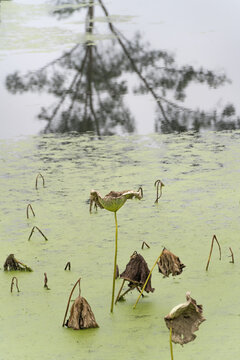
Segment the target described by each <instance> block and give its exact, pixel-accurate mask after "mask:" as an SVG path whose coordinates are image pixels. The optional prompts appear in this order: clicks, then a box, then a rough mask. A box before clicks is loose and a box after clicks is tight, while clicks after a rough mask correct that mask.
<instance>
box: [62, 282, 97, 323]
mask: <svg viewBox="0 0 240 360" xmlns="http://www.w3.org/2000/svg"><path fill="white" fill-rule="evenodd" d="M80 280H81V279H78V281H77V282H76V283H75V285H74V286H73V288H72V291H71V293H70V295H69V299H68V304H67V309H66V312H65V316H64V320H63V325H62V326H67V327H68V328H72V329H74V330H80V329H89V328H98V327H99V326H98V324H97V322H96V319H95V316H94V314H93V312H92V309H91V307H90V305H89V303H88V302H87V300H86V299H85V298H84V297H82V296H81V295H80V293H81V289H80ZM77 285H79V295H78V297H77V298H76V299H75V301H74V303H73V305H72V307H71V310H70V317H69V319H68V320H67V322H66V323H65V320H66V317H67V312H68V308H69V304H70V301H71V297H72V294H73V291H74V289H75V288H76V286H77Z"/></svg>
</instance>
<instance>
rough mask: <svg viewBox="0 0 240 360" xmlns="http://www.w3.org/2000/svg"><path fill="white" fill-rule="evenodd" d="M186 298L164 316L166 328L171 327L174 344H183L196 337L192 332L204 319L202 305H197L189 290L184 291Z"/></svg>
mask: <svg viewBox="0 0 240 360" xmlns="http://www.w3.org/2000/svg"><path fill="white" fill-rule="evenodd" d="M186 299H187V301H186V302H185V303H183V304H179V305H177V306H175V307H174V308H173V309H172V310H171V311H170V313H169V314H168V315H167V316H165V317H164V320H165V323H166V325H167V327H168V329H171V328H172V341H173V342H174V343H175V344H177V343H178V344H181V345H183V344H187V343H188V342H190V341H193V340H194V339H195V338H196V335H195V334H194V332H195V331H197V330H198V328H199V326H200V324H201V323H202V322H203V321H205V320H206V319H205V318H204V317H203V314H202V312H203V310H202V305H197V302H196V300H194V299H192V298H191V296H190V292H187V293H186Z"/></svg>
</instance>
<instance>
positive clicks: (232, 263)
mask: <svg viewBox="0 0 240 360" xmlns="http://www.w3.org/2000/svg"><path fill="white" fill-rule="evenodd" d="M229 250H230V253H231V257H232V261H230V263H232V264H234V255H233V252H232V249H231V248H229Z"/></svg>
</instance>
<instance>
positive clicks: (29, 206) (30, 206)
mask: <svg viewBox="0 0 240 360" xmlns="http://www.w3.org/2000/svg"><path fill="white" fill-rule="evenodd" d="M29 209H30V210H31V211H32V214H33V216H35V213H34V211H33V208H32V205H31V204H28V206H27V218H28V219H29Z"/></svg>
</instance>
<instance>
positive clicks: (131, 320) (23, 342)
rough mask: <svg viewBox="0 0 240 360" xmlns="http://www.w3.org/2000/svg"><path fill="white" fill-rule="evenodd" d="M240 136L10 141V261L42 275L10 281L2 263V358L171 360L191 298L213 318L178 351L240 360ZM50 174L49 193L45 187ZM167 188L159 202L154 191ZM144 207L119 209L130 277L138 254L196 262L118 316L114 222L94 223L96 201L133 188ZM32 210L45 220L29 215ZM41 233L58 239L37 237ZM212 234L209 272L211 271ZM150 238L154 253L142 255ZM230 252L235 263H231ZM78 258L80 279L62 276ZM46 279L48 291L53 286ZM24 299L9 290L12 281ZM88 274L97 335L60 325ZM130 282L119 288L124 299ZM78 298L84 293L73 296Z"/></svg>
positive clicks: (0, 220)
mask: <svg viewBox="0 0 240 360" xmlns="http://www.w3.org/2000/svg"><path fill="white" fill-rule="evenodd" d="M239 138H240V132H223V133H214V132H209V133H205V134H194V133H185V134H182V135H178V134H172V135H149V136H126V137H118V136H112V137H105V138H103V139H102V140H94V139H93V137H91V135H84V136H75V135H67V136H53V135H45V136H35V137H25V138H18V139H15V140H1V142H0V169H1V170H0V175H1V177H0V189H1V202H0V213H1V217H0V233H1V259H0V263H1V264H3V263H4V261H5V259H6V257H7V256H8V255H9V254H10V253H14V254H15V256H16V258H17V259H19V260H20V261H22V262H24V263H25V264H27V265H29V266H31V267H32V268H33V270H34V272H32V273H20V274H19V273H6V272H4V271H3V266H2V265H1V271H0V282H1V293H0V309H1V311H0V319H1V328H2V329H1V335H0V340H1V341H0V353H1V358H2V359H13V358H14V357H17V358H18V359H19V360H28V359H36V360H38V359H41V360H50V359H51V360H52V359H64V360H65V359H79V358H80V357H81V358H83V359H91V360H95V359H96V360H100V359H113V358H114V359H131V360H135V359H142V360H145V359H150V358H151V359H156V358H161V359H168V358H170V353H169V332H168V329H167V327H166V326H165V323H164V320H163V318H164V316H165V315H166V314H167V313H168V312H169V311H170V310H171V308H172V307H174V306H175V305H177V304H179V303H182V302H184V301H185V293H186V291H191V295H192V297H193V298H195V299H197V302H198V303H199V304H203V309H204V316H205V317H206V319H207V321H205V322H204V323H203V324H202V325H201V326H200V329H199V331H198V332H197V333H196V335H197V338H196V340H195V341H194V342H192V343H189V344H187V345H185V346H184V347H181V346H180V345H174V349H173V350H174V355H175V358H176V359H178V360H179V359H182V360H186V359H194V360H202V359H218V360H223V359H224V360H225V359H226V358H227V357H231V358H233V359H234V358H235V359H236V358H238V355H239V350H240V349H239V345H238V344H239V339H238V335H239V331H240V322H239V317H240V305H239V296H240V291H239V275H240V268H239V262H238V257H239V250H240V248H239V239H238V237H239V231H240V225H239V210H240V209H239V206H240V205H239V182H240V159H239V151H238V150H239V145H238V143H239ZM39 172H41V174H42V175H43V176H44V178H45V182H46V187H45V188H42V186H41V182H40V181H39V189H38V190H35V178H36V175H37V174H38V173H39ZM157 179H161V180H162V181H163V182H164V184H165V187H164V188H163V195H162V198H161V199H160V201H159V204H158V205H156V204H154V201H155V197H156V189H155V188H154V182H155V181H156V180H157ZM139 185H142V187H143V191H144V198H143V199H142V200H141V201H138V200H131V201H130V200H129V201H127V202H126V204H125V205H124V206H123V207H122V208H121V209H120V210H119V212H118V223H119V252H118V265H119V268H120V272H122V271H123V270H124V269H125V265H126V264H127V262H128V261H129V257H130V255H131V254H132V253H133V252H134V251H135V250H136V251H137V252H139V253H141V254H142V255H143V256H144V258H145V260H146V261H147V263H148V266H149V267H151V266H152V265H153V263H154V261H155V260H156V258H157V256H158V255H159V254H160V252H161V250H162V248H163V247H164V246H165V247H166V248H168V249H169V250H170V251H172V252H173V253H174V254H176V255H177V256H179V257H180V259H181V261H182V262H183V263H184V264H185V265H186V268H185V269H184V271H183V273H182V274H181V275H180V276H179V277H174V278H173V277H169V278H165V279H163V278H162V275H160V274H159V273H158V271H157V269H155V270H154V273H153V277H152V286H153V287H155V292H154V293H153V294H149V295H146V296H145V297H144V299H141V300H140V302H139V304H138V306H137V308H136V309H135V310H133V309H132V307H133V305H134V303H135V301H136V299H137V296H138V294H137V292H134V291H133V292H132V293H129V294H128V295H127V296H126V301H125V302H121V303H118V304H117V306H116V307H115V309H114V313H113V314H110V302H111V285H112V280H111V279H112V271H113V254H114V231H115V229H114V216H113V214H112V213H110V212H107V211H106V210H98V212H97V213H95V212H93V214H92V215H90V214H89V204H88V203H87V200H88V198H89V192H90V190H91V189H92V188H95V189H96V190H98V191H100V192H101V193H102V194H103V195H104V194H106V193H107V192H109V191H110V190H123V189H135V190H137V189H138V187H139ZM28 203H31V204H32V207H33V209H34V211H35V213H36V217H35V218H32V217H31V218H30V219H27V218H26V207H27V204H28ZM34 225H36V226H38V227H39V228H40V229H41V230H42V231H43V232H44V234H45V235H46V236H47V238H48V239H49V240H48V241H45V240H44V238H43V237H41V236H40V234H39V233H38V232H34V234H33V236H32V238H31V240H30V241H28V236H29V234H30V232H31V229H32V227H33V226H34ZM213 234H216V235H217V237H218V240H219V241H220V244H221V246H222V260H221V261H219V260H218V249H217V247H214V251H213V256H212V260H211V263H210V266H209V271H208V272H206V271H205V266H206V262H207V258H208V254H209V250H210V243H211V239H212V236H213ZM143 241H146V242H147V243H148V244H149V245H150V249H144V250H141V245H142V242H143ZM229 247H231V248H232V249H233V252H234V255H235V260H236V263H235V264H231V263H230V262H229V261H230V258H229V255H230V251H229ZM68 261H70V262H71V265H72V270H71V271H64V267H65V264H66V263H67V262H68ZM44 272H46V273H47V275H48V279H49V281H48V286H49V287H50V289H51V290H49V291H47V290H45V289H44V288H43V284H44V276H43V274H44ZM14 275H16V276H17V277H18V280H19V287H20V293H19V294H18V293H17V292H16V289H14V291H13V293H10V284H11V279H12V276H14ZM79 277H81V279H82V280H81V289H82V295H83V296H84V297H85V298H86V299H87V300H88V302H89V303H90V305H91V307H92V310H93V312H94V314H95V316H96V320H97V322H98V324H99V325H100V328H99V329H92V330H83V331H74V330H70V329H65V328H62V326H61V325H62V321H63V317H64V312H65V309H66V304H67V299H68V296H69V293H70V290H71V288H72V286H73V284H74V283H75V282H76V280H77V279H78V278H79ZM120 284H121V281H120V280H117V283H116V291H118V289H119V287H120ZM76 296H77V293H75V297H76Z"/></svg>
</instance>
